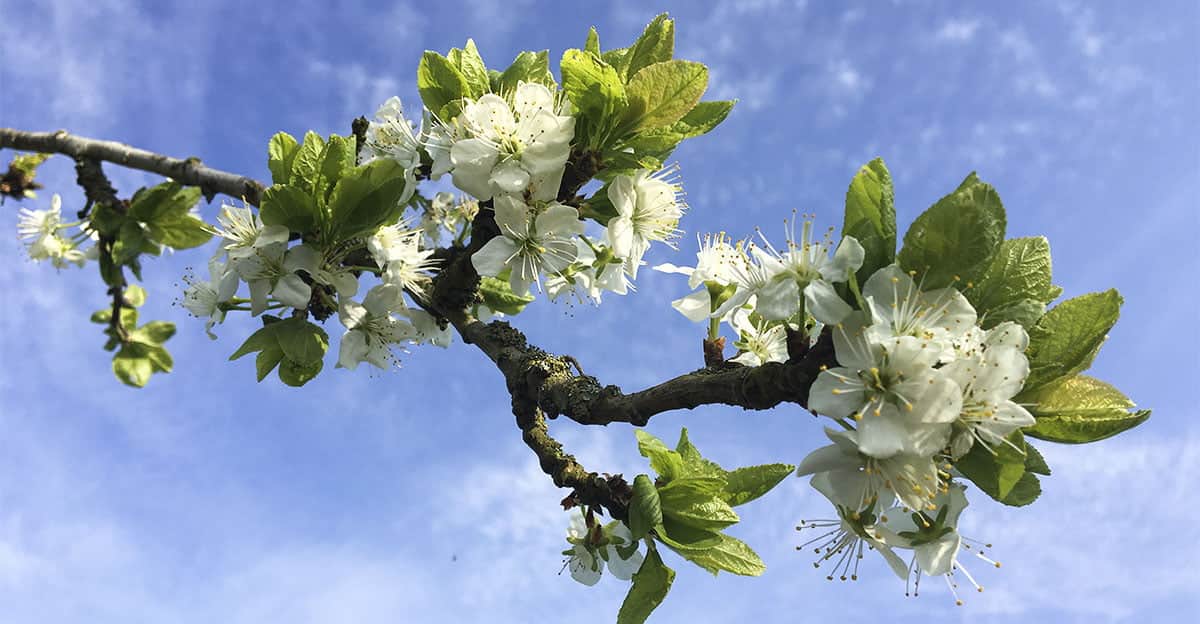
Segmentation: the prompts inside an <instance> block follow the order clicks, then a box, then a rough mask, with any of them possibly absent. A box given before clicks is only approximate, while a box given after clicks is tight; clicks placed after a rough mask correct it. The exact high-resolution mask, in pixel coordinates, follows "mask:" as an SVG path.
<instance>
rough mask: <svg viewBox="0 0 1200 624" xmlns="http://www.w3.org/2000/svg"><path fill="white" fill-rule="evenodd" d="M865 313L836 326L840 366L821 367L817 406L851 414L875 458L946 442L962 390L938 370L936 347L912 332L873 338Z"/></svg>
mask: <svg viewBox="0 0 1200 624" xmlns="http://www.w3.org/2000/svg"><path fill="white" fill-rule="evenodd" d="M866 329H867V328H866V326H865V325H864V323H863V318H862V314H861V313H857V312H856V313H853V314H851V315H850V316H848V317H847V318H846V320H845V321H844V322H842V323H840V324H838V325H837V326H836V327H835V328H834V330H833V344H834V351H835V354H836V356H837V361H838V363H839V364H841V366H839V367H835V368H830V369H828V370H825V371H822V372H821V374H820V375H818V376H817V379H816V381H815V382H813V385H812V387H811V388H810V389H809V396H808V407H809V409H811V410H812V411H814V412H816V413H818V414H821V415H824V416H829V417H830V418H834V419H842V418H847V417H851V416H853V418H854V420H855V426H856V427H857V433H858V443H859V450H861V451H862V452H863V453H866V454H868V455H871V456H873V457H877V458H886V457H890V456H892V455H894V454H896V453H900V452H905V453H910V454H915V455H923V456H930V455H932V454H933V453H934V452H936V451H938V450H940V449H941V448H943V447H944V446H945V445H946V442H947V441H948V438H949V435H950V423H951V422H953V421H954V420H955V419H956V418H957V417H958V414H959V412H960V411H961V407H962V391H961V389H960V388H959V387H958V385H957V384H956V383H955V382H954V381H953V380H952V379H951V378H949V377H947V376H946V375H944V374H943V373H942V372H941V371H938V370H935V369H934V368H933V365H934V364H936V362H937V357H938V352H937V350H936V349H934V348H931V347H930V346H929V345H928V344H927V343H925V342H923V341H922V340H921V339H918V338H914V337H912V336H901V337H898V338H892V339H891V340H889V341H888V342H887V343H883V344H880V343H874V342H870V341H869V340H868V335H867V331H866Z"/></svg>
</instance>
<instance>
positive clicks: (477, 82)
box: [448, 39, 491, 98]
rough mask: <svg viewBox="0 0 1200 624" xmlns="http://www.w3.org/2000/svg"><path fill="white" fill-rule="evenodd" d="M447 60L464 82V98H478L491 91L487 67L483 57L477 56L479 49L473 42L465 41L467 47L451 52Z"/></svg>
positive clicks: (470, 40)
mask: <svg viewBox="0 0 1200 624" xmlns="http://www.w3.org/2000/svg"><path fill="white" fill-rule="evenodd" d="M448 58H449V60H450V63H451V64H453V65H454V66H455V67H456V68H458V71H459V73H461V74H462V75H463V79H464V80H465V81H466V85H467V88H466V89H465V90H464V91H463V95H464V96H465V97H470V98H479V97H480V96H482V95H483V94H484V93H487V92H488V91H490V90H491V81H490V80H489V79H488V70H487V66H486V65H484V64H483V57H481V56H479V48H476V47H475V41H474V40H472V39H467V45H465V46H463V49H461V50H459V49H458V48H454V49H453V50H451V51H450V55H449V57H448Z"/></svg>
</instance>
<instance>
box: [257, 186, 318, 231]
mask: <svg viewBox="0 0 1200 624" xmlns="http://www.w3.org/2000/svg"><path fill="white" fill-rule="evenodd" d="M258 214H259V216H260V217H262V221H263V224H264V225H282V226H284V227H286V228H287V229H289V230H291V231H293V232H300V233H304V232H309V231H311V230H313V229H314V228H315V227H316V224H317V223H316V218H317V212H316V206H315V205H314V203H313V198H312V196H311V195H309V194H308V193H306V192H304V190H303V189H301V188H299V187H295V186H287V185H282V184H276V185H274V186H271V187H270V188H268V189H267V190H266V191H264V192H263V196H262V203H261V204H260V205H259V210H258Z"/></svg>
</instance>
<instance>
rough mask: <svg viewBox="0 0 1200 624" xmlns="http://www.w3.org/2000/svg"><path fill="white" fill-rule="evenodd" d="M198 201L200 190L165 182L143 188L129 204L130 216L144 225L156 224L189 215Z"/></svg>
mask: <svg viewBox="0 0 1200 624" xmlns="http://www.w3.org/2000/svg"><path fill="white" fill-rule="evenodd" d="M198 201H200V189H199V188H196V187H194V186H189V187H185V186H181V185H180V184H179V183H178V182H163V183H162V184H159V185H157V186H153V187H151V188H143V189H141V190H139V191H138V192H137V193H136V194H134V196H133V199H132V200H131V201H130V203H129V212H128V214H129V216H130V217H132V218H134V219H136V220H138V221H141V222H143V223H146V224H154V223H157V222H158V221H160V220H162V219H172V218H178V217H180V216H183V215H186V214H188V211H189V210H191V209H192V206H195V205H196V202H198Z"/></svg>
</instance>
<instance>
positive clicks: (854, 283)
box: [847, 271, 867, 312]
mask: <svg viewBox="0 0 1200 624" xmlns="http://www.w3.org/2000/svg"><path fill="white" fill-rule="evenodd" d="M847 283H848V284H850V292H852V293H854V300H855V301H857V302H858V309H859V310H862V311H863V312H866V311H867V304H866V303H865V302H864V301H863V296H862V293H861V292H859V290H858V276H857V275H855V274H854V272H853V271H851V272H850V279H849V281H848V282H847Z"/></svg>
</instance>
